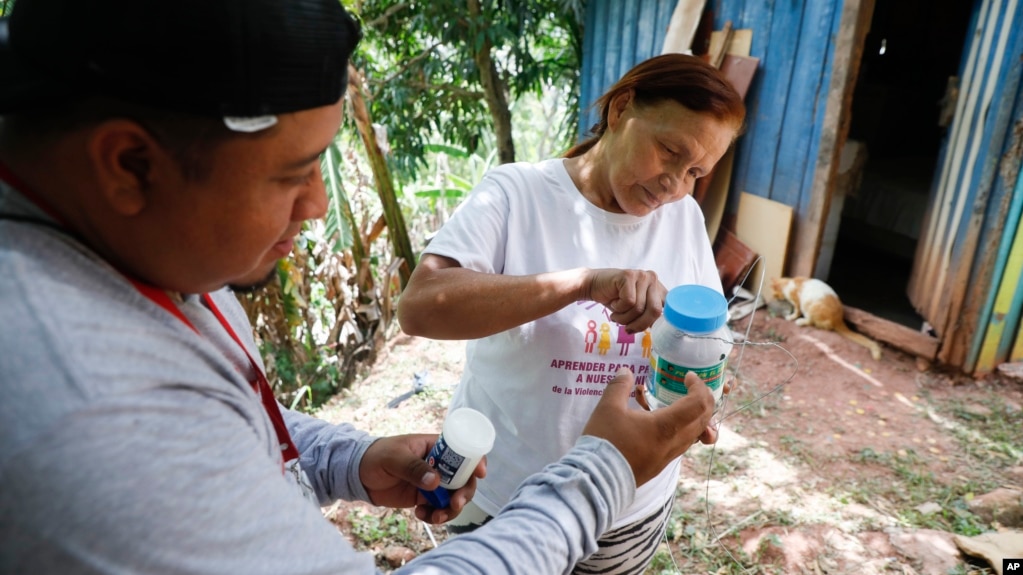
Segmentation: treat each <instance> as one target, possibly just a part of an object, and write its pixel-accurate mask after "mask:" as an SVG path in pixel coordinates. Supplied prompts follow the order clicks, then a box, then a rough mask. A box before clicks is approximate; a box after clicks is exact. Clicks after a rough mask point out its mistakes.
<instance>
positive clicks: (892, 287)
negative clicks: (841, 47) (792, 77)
mask: <svg viewBox="0 0 1023 575" xmlns="http://www.w3.org/2000/svg"><path fill="white" fill-rule="evenodd" d="M971 11H972V6H971V3H970V2H962V1H961V0H935V1H931V0H877V2H876V4H875V6H874V14H873V17H872V19H871V26H870V32H869V33H868V34H867V37H866V40H865V45H864V49H863V58H862V61H861V64H860V72H859V77H858V79H857V82H856V87H855V91H854V94H853V103H852V110H851V114H852V117H851V122H850V126H849V137H848V140H847V142H846V145H845V147H844V149H843V154H842V159H841V162H840V167H839V176H838V181H837V186H836V190H835V195H834V196H833V199H832V204H831V206H832V207H831V210H832V212H833V214H834V215H835V216H836V217H835V219H836V220H839V221H834V220H831V221H829V225H828V227H827V228H826V229H825V241H824V242H822V250H821V258H820V259H819V261H818V267H817V270H816V273H815V275H816V276H817V277H821V278H824V279H826V281H827V282H828V283H829V284H830V285H831V286H832V287H833V288H834V289H835V291H836V292H838V296H839V298H841V300H842V302H843V303H844V304H846V305H849V306H852V307H856V308H860V309H862V310H865V311H867V312H870V313H871V314H873V315H876V316H878V317H882V318H884V319H887V320H890V321H893V322H896V323H899V324H902V325H905V326H907V327H910V328H913V329H920V328H921V327H922V325H923V322H924V318H922V317H921V316H920V315H919V314H918V313H917V311H916V310H915V309H914V307H913V305H912V303H911V302H910V300H909V296H908V295H907V293H906V291H907V286H908V283H909V277H910V272H911V270H912V265H913V257H914V254H915V252H916V245H917V241H918V240H919V239H920V237H921V231H922V230H921V228H922V226H923V220H924V216H925V214H926V210H927V207H928V201H929V199H930V192H931V187H932V183H933V181H934V180H935V177H936V173H937V172H936V170H937V169H938V168H939V166H938V162H939V155H940V151H941V146H942V142H943V140H944V138H945V136H946V133H947V131H948V127H949V126H951V118H952V112H953V111H954V110H955V98H954V95H953V93H954V89H955V87H956V85H957V78H956V75H957V74H958V72H959V63H960V58H961V55H962V50H963V46H964V43H965V38H966V31H967V27H968V26H969V22H970V15H971ZM829 220H830V218H829ZM828 228H830V230H829V229H828ZM829 231H830V234H829ZM829 235H830V236H831V238H830V239H831V242H830V243H829V241H828V240H829V237H828V236H829Z"/></svg>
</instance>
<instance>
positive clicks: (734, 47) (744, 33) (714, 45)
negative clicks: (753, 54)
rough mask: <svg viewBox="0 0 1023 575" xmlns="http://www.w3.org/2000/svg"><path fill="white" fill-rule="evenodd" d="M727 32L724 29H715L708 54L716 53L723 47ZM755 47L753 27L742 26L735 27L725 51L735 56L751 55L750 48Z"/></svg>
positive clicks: (711, 35) (711, 34)
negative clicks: (739, 27) (740, 27)
mask: <svg viewBox="0 0 1023 575" xmlns="http://www.w3.org/2000/svg"><path fill="white" fill-rule="evenodd" d="M724 41H725V33H724V31H723V30H714V31H713V32H711V33H710V46H709V47H708V48H707V53H708V54H715V53H717V51H718V50H720V49H721V45H722V44H724ZM752 47H753V29H752V28H742V29H733V30H732V38H731V39H730V40H729V42H728V45H727V46H725V50H724V53H725V54H731V55H733V56H749V55H750V49H751V48H752Z"/></svg>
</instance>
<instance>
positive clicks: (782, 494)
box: [318, 308, 1023, 575]
mask: <svg viewBox="0 0 1023 575" xmlns="http://www.w3.org/2000/svg"><path fill="white" fill-rule="evenodd" d="M750 322H752V323H750ZM731 327H732V329H733V333H734V334H735V335H736V337H737V338H739V337H740V336H744V335H745V333H746V331H747V328H749V336H748V338H747V339H746V341H747V345H744V346H740V345H736V346H735V349H733V353H732V356H731V358H730V360H729V369H730V370H731V371H732V373H733V376H734V378H735V382H736V385H735V390H734V391H733V392H732V394H731V395H730V396H728V398H727V400H726V402H725V403H724V404H723V405H722V407H721V409H720V410H719V414H718V420H719V423H720V429H721V438H720V440H719V442H718V443H717V444H716V445H715V446H712V447H711V446H697V447H694V448H693V449H691V450H690V452H689V453H688V454H687V455H686V457H685V458H684V459H683V466H684V467H683V473H682V480H681V481H680V484H679V486H678V489H677V492H676V493H677V501H676V505H675V509H674V511H673V515H672V520H671V522H670V524H669V527H668V533H667V536H666V540H667V542H666V543H665V544H662V546H661V549H660V550H659V552H658V555H657V557H655V560H654V563H653V564H652V565H651V567H650V568H649V569H648V571H647V573H652V574H669V573H716V574H717V573H721V574H724V573H857V574H861V575H869V574H874V573H924V574H931V573H935V574H938V573H963V574H965V573H994V572H995V571H994V570H993V569H991V568H990V565H989V564H988V563H987V562H985V561H983V560H982V559H979V558H974V557H970V556H967V555H965V554H963V553H961V552H960V551H959V549H958V548H957V546H956V544H955V542H954V540H953V534H954V533H958V534H960V535H964V536H972V535H978V534H980V533H984V532H990V531H995V530H997V529H999V528H1000V527H1001V526H1000V525H999V524H998V523H997V522H996V521H992V520H990V519H989V518H983V517H980V516H978V515H977V514H975V513H974V512H973V511H972V510H971V505H970V502H971V501H972V500H974V498H976V497H978V496H981V495H983V494H985V493H988V492H990V491H993V490H995V489H997V488H999V487H1002V488H1004V487H1008V488H1014V489H1020V488H1023V470H1021V466H1023V431H1021V430H1023V384H1020V383H1019V382H1017V381H1015V380H1011V379H1007V378H1000V377H989V378H986V379H984V380H979V381H975V380H972V379H969V378H966V377H962V376H959V375H955V374H950V373H945V372H942V371H940V370H935V369H927V370H924V371H920V370H919V369H918V367H917V364H916V360H915V358H913V357H911V356H908V355H906V354H904V353H901V352H899V351H896V350H893V349H891V348H884V353H883V357H882V358H881V360H880V361H874V360H873V359H871V357H870V355H869V353H868V351H867V350H866V349H865V348H863V347H860V346H859V345H856V344H854V343H852V342H850V341H848V340H846V339H844V338H842V337H841V336H839V335H838V334H835V333H832V332H825V331H821V330H817V329H814V328H808V327H798V326H796V325H794V324H793V323H791V322H788V321H785V320H784V319H782V318H781V317H776V316H775V315H773V314H772V313H771V312H770V311H769V310H768V308H761V309H760V310H758V311H757V312H756V313H755V314H753V315H752V316H747V318H744V319H740V320H738V321H736V322H735V323H733V324H732V326H731ZM463 345H464V344H463V343H462V342H437V341H430V340H425V339H420V338H413V337H408V336H406V335H404V334H400V333H398V334H395V335H394V336H393V337H392V338H390V339H389V343H388V345H387V349H386V350H385V351H384V352H383V353H382V354H381V356H380V357H379V359H378V360H377V362H376V363H375V365H374V367H373V368H372V369H371V370H370V371H369V373H367V374H366V375H365V377H362V378H360V379H359V381H357V382H356V384H355V385H353V386H352V388H351V389H349V390H346V391H345V392H344V393H342V394H341V395H339V396H337V397H336V398H334V400H332V401H331V402H330V403H329V404H328V405H327V406H326V407H325V408H324V409H322V410H321V412H320V413H319V414H318V415H319V416H320V417H323V418H325V419H328V420H331V421H335V422H340V421H348V422H351V423H353V424H355V425H356V426H359V427H361V428H363V429H367V430H369V431H371V432H373V433H375V434H378V435H388V434H395V433H408V432H436V431H438V430H439V428H440V424H441V421H442V418H443V415H444V410H445V407H446V404H447V401H448V400H449V399H450V397H451V392H452V390H453V388H454V386H455V385H456V384H457V382H458V379H459V375H460V371H461V364H462V352H463ZM417 373H419V374H420V379H421V380H425V381H426V388H425V391H424V392H423V393H418V394H414V395H411V397H409V398H408V399H406V400H404V401H402V402H401V403H400V404H399V405H398V406H397V407H393V408H392V407H388V406H387V403H388V401H390V400H392V399H394V398H396V397H398V396H400V395H401V394H402V393H404V392H407V391H410V390H411V389H412V387H413V381H414V379H415V377H416V374H417ZM324 513H325V514H326V515H327V516H328V517H329V518H330V519H331V520H333V521H334V522H335V523H336V524H337V525H338V526H339V528H340V529H342V530H343V531H345V533H346V534H347V536H348V537H349V539H350V540H352V541H353V543H354V544H355V545H356V546H357V547H360V548H363V549H369V550H372V551H373V552H375V553H376V554H377V557H378V564H379V565H380V566H381V568H382V569H384V570H385V571H386V570H388V569H391V568H393V567H394V566H396V565H400V564H401V562H402V561H405V560H408V559H410V558H412V557H414V556H415V555H418V554H420V553H425V552H428V551H429V549H431V548H432V547H433V546H434V545H435V544H437V543H440V542H441V541H443V540H444V539H445V534H444V530H443V528H440V527H432V528H427V527H426V526H425V525H424V524H422V523H420V522H418V521H417V520H416V519H415V518H414V517H413V516H412V515H411V513H410V512H408V511H407V510H402V511H386V510H379V509H375V508H373V507H370V506H366V505H362V504H337V505H335V506H333V507H330V508H325V509H324ZM1017 528H1018V527H1017Z"/></svg>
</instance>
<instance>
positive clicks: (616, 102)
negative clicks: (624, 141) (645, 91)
mask: <svg viewBox="0 0 1023 575" xmlns="http://www.w3.org/2000/svg"><path fill="white" fill-rule="evenodd" d="M634 97H635V93H634V92H633V91H632V90H626V91H624V92H618V93H617V94H615V95H614V96H612V97H611V103H610V104H609V105H608V107H607V127H608V128H610V129H614V128H615V127H616V126H617V125H618V123H619V122H620V121H621V119H622V115H623V114H625V110H627V109H628V108H629V104H631V103H632V99H633V98H634Z"/></svg>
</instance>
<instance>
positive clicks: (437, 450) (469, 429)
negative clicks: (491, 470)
mask: <svg viewBox="0 0 1023 575" xmlns="http://www.w3.org/2000/svg"><path fill="white" fill-rule="evenodd" d="M496 435H497V434H496V432H495V431H494V424H492V423H490V420H489V419H488V418H487V416H486V415H483V414H482V413H480V412H479V411H476V410H475V409H472V408H470V407H460V408H458V409H456V410H454V411H452V412H451V413H449V414H448V416H447V417H446V418H445V419H444V426H443V427H442V428H441V433H440V437H438V438H437V443H435V444H434V446H433V449H431V450H430V454H429V455H427V456H426V461H427V463H429V464H430V466H431V467H433V468H434V469H436V470H437V473H439V474H440V487H439V488H437V489H435V490H433V491H422V493H423V495H425V496H426V498H427V500H429V501H430V504H431V505H433V506H434V507H436V508H438V509H443V508H445V507H447V506H448V503H449V497H448V491H454V490H456V489H458V488H460V487H462V486H463V485H465V484H466V482H467V481H469V477H470V476H471V475H472V472H473V470H474V469H476V464H478V463H479V462H480V459H482V458H483V456H484V455H486V454H487V453H489V452H490V450H491V449H492V448H493V447H494V438H495V436H496Z"/></svg>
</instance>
